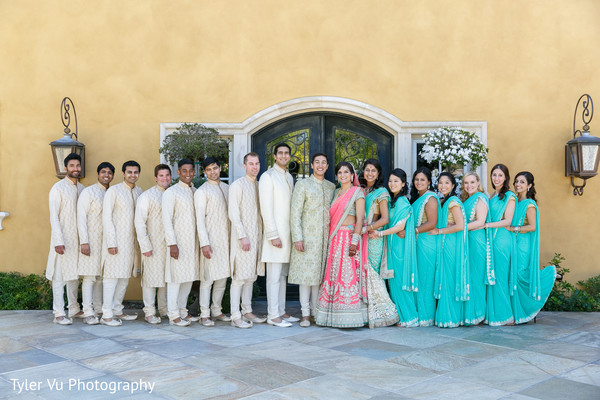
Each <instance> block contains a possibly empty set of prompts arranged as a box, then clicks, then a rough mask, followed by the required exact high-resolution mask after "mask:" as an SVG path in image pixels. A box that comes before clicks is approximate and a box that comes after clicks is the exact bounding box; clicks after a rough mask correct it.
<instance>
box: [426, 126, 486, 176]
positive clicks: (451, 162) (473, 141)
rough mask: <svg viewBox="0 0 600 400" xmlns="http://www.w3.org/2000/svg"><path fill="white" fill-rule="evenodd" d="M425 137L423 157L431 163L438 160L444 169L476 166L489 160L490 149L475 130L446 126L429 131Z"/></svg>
mask: <svg viewBox="0 0 600 400" xmlns="http://www.w3.org/2000/svg"><path fill="white" fill-rule="evenodd" d="M423 139H425V145H424V146H423V149H422V150H421V153H420V155H421V157H423V158H424V159H425V160H427V162H430V163H431V162H435V161H437V162H438V163H439V164H441V166H442V167H443V168H444V169H447V170H450V169H456V168H460V166H466V165H469V166H470V167H471V168H476V167H478V166H479V165H481V163H483V162H484V161H487V152H488V149H487V147H485V146H484V145H483V143H481V140H480V139H479V136H477V135H476V134H475V133H473V132H469V131H466V130H464V129H461V128H458V127H457V128H454V127H447V126H446V127H442V128H438V129H434V130H432V131H429V132H427V134H426V135H425V136H424V137H423Z"/></svg>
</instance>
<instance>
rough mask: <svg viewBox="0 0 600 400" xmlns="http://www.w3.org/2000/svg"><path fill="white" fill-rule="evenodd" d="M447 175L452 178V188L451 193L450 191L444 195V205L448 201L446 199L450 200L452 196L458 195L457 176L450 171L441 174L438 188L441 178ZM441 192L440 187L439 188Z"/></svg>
mask: <svg viewBox="0 0 600 400" xmlns="http://www.w3.org/2000/svg"><path fill="white" fill-rule="evenodd" d="M443 176H445V177H446V178H448V179H450V183H452V189H451V190H450V193H448V194H447V195H446V196H444V198H443V199H442V200H441V203H442V205H444V203H445V202H446V200H448V199H449V198H450V197H452V196H458V193H457V190H456V189H457V187H456V178H455V177H454V175H452V174H451V173H450V172H447V171H444V172H442V173H441V174H440V176H438V188H439V186H440V179H442V177H443ZM438 192H439V189H438Z"/></svg>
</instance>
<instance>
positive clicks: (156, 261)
mask: <svg viewBox="0 0 600 400" xmlns="http://www.w3.org/2000/svg"><path fill="white" fill-rule="evenodd" d="M163 193H165V189H163V188H162V187H160V186H158V185H155V186H153V187H151V188H150V189H148V190H146V191H145V192H144V193H142V194H141V195H140V197H139V198H138V200H137V204H136V207H135V231H136V234H137V240H138V243H139V245H140V251H141V252H142V253H147V252H149V251H152V255H151V256H150V257H145V256H142V287H152V288H154V287H164V286H165V260H166V257H167V253H168V252H167V244H166V242H165V231H164V229H163V220H162V195H163Z"/></svg>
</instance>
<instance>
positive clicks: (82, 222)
mask: <svg viewBox="0 0 600 400" xmlns="http://www.w3.org/2000/svg"><path fill="white" fill-rule="evenodd" d="M105 194H106V188H105V187H104V185H102V184H101V183H99V182H98V183H96V184H94V185H91V186H88V187H86V188H85V189H83V191H82V192H81V194H80V195H79V200H78V201H77V228H78V229H77V230H78V232H79V243H81V244H88V245H89V247H90V255H89V256H86V255H84V254H80V255H79V266H78V270H79V275H81V276H82V277H83V282H82V283H81V296H82V304H83V314H84V316H85V317H88V316H91V315H94V311H96V313H99V312H101V311H102V279H101V276H102V202H103V201H104V195H105ZM92 303H93V305H92Z"/></svg>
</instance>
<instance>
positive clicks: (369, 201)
mask: <svg viewBox="0 0 600 400" xmlns="http://www.w3.org/2000/svg"><path fill="white" fill-rule="evenodd" d="M383 200H387V202H388V204H389V202H390V194H389V193H388V191H387V189H385V188H383V187H380V188H377V189H375V190H373V191H372V192H369V193H368V194H367V197H366V204H365V211H366V213H367V215H366V218H367V223H366V226H368V225H371V224H372V223H373V217H374V216H375V215H376V214H381V213H380V212H379V205H380V202H381V201H383ZM382 229H383V227H382V228H379V229H378V231H380V230H382ZM384 244H385V242H384V238H382V237H380V238H375V239H369V264H371V267H373V269H374V270H375V271H376V272H377V273H380V269H381V266H382V262H383V263H384V265H383V267H384V268H383V270H384V271H386V270H387V268H386V266H385V262H386V258H387V257H383V255H384V247H385V246H384ZM382 277H383V278H388V276H382Z"/></svg>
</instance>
